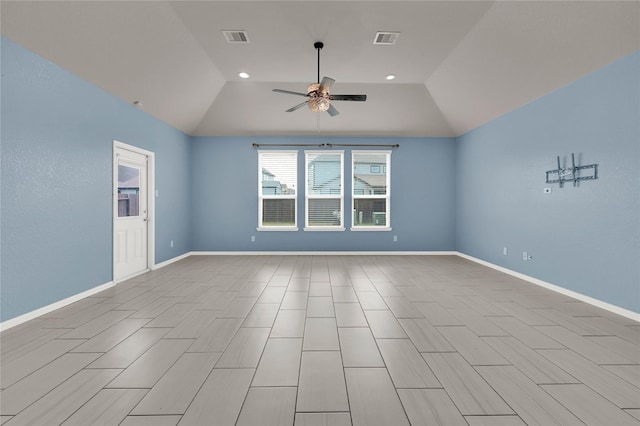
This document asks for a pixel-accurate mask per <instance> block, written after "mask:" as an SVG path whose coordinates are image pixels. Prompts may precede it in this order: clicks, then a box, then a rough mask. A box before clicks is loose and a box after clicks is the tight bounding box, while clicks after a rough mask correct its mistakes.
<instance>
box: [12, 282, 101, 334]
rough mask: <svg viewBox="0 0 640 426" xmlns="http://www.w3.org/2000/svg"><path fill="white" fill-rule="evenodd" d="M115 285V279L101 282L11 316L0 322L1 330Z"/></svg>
mask: <svg viewBox="0 0 640 426" xmlns="http://www.w3.org/2000/svg"><path fill="white" fill-rule="evenodd" d="M113 286H114V283H113V281H109V282H108V283H104V284H101V285H99V286H97V287H93V288H90V289H89V290H86V291H83V292H82V293H78V294H74V295H73V296H71V297H67V298H66V299H62V300H60V301H58V302H55V303H52V304H50V305H47V306H43V307H42V308H38V309H36V310H34V311H31V312H27V313H26V314H22V315H20V316H18V317H15V318H11V319H9V320H6V321H4V322H2V323H0V331H4V330H8V329H10V328H12V327H15V326H16V325H20V324H22V323H23V322H27V321H29V320H32V319H34V318H38V317H39V316H42V315H44V314H48V313H49V312H53V311H55V310H56V309H60V308H63V307H65V306H67V305H70V304H72V303H74V302H77V301H79V300H82V299H84V298H85V297H89V296H93V295H94V294H96V293H100V292H101V291H103V290H106V289H108V288H111V287H113Z"/></svg>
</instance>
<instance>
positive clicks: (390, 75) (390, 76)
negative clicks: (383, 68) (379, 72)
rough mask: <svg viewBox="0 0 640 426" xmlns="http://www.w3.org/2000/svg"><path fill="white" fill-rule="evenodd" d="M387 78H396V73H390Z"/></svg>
mask: <svg viewBox="0 0 640 426" xmlns="http://www.w3.org/2000/svg"><path fill="white" fill-rule="evenodd" d="M385 78H386V79H387V80H394V79H395V78H396V76H395V74H389V75H388V76H386V77H385Z"/></svg>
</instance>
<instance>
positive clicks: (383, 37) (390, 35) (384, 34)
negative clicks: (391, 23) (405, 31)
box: [373, 31, 400, 44]
mask: <svg viewBox="0 0 640 426" xmlns="http://www.w3.org/2000/svg"><path fill="white" fill-rule="evenodd" d="M399 36H400V33H398V32H389V31H378V32H377V33H376V37H375V38H374V39H373V44H396V41H397V40H398V37H399Z"/></svg>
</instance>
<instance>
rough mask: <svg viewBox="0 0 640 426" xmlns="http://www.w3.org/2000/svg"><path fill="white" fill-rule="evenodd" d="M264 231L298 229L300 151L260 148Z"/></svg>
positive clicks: (260, 223) (260, 188)
mask: <svg viewBox="0 0 640 426" xmlns="http://www.w3.org/2000/svg"><path fill="white" fill-rule="evenodd" d="M258 172H259V173H258V176H259V178H258V180H259V181H258V193H259V194H260V195H259V206H258V210H259V211H258V218H259V219H258V220H259V222H258V223H259V227H258V229H260V230H281V231H288V230H297V221H296V211H297V208H296V206H297V201H296V187H297V178H298V151H258Z"/></svg>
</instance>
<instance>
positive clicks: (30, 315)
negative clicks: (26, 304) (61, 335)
mask: <svg viewBox="0 0 640 426" xmlns="http://www.w3.org/2000/svg"><path fill="white" fill-rule="evenodd" d="M189 256H191V253H190V252H188V253H185V254H183V255H180V256H177V257H174V258H173V259H169V260H165V261H164V262H161V263H158V264H156V265H154V266H153V267H151V268H150V269H151V270H152V271H155V270H157V269H160V268H163V267H165V266H167V265H170V264H172V263H174V262H177V261H178V260H182V259H184V258H187V257H189ZM145 272H148V271H147V270H145V271H142V272H140V273H137V274H133V275H132V276H130V277H127V278H125V279H123V281H126V280H127V279H131V278H133V277H136V276H138V275H141V274H144V273H145ZM114 285H115V283H114V282H113V281H109V282H108V283H104V284H102V285H99V286H97V287H94V288H91V289H89V290H86V291H83V292H82V293H78V294H75V295H73V296H71V297H67V298H66V299H63V300H60V301H58V302H55V303H52V304H50V305H47V306H43V307H42V308H38V309H36V310H33V311H31V312H27V313H26V314H23V315H20V316H18V317H15V318H11V319H9V320H6V321H4V322H2V323H0V331H4V330H8V329H10V328H12V327H15V326H17V325H20V324H22V323H24V322H27V321H29V320H32V319H34V318H38V317H39V316H42V315H45V314H48V313H49V312H52V311H55V310H56V309H60V308H63V307H65V306H67V305H70V304H72V303H74V302H77V301H79V300H82V299H84V298H85V297H89V296H93V295H94V294H96V293H100V292H101V291H103V290H106V289H108V288H111V287H113V286H114Z"/></svg>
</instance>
